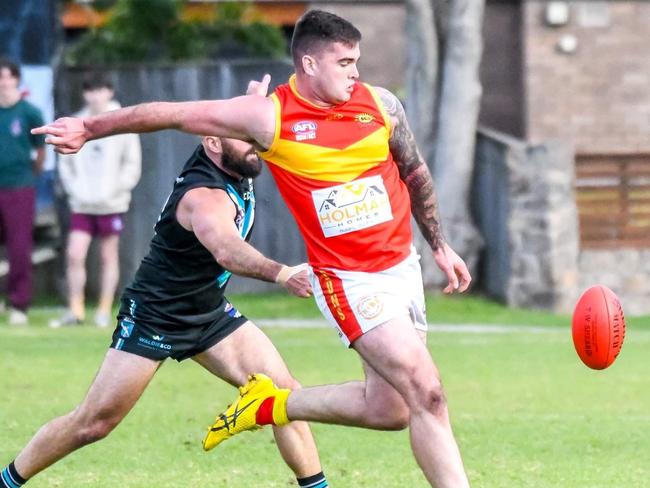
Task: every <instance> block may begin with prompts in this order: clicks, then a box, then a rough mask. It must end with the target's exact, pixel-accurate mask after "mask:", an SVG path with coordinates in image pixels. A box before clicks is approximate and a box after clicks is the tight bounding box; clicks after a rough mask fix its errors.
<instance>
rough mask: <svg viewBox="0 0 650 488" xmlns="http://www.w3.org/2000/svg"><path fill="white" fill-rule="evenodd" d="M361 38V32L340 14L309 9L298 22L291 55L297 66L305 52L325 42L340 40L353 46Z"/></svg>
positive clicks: (319, 46)
mask: <svg viewBox="0 0 650 488" xmlns="http://www.w3.org/2000/svg"><path fill="white" fill-rule="evenodd" d="M360 40H361V32H359V29H357V28H356V27H355V26H354V25H352V24H351V23H350V22H348V21H347V20H345V19H343V18H341V17H339V16H338V15H335V14H332V13H330V12H324V11H323V10H309V11H308V12H307V13H305V14H304V15H303V16H302V17H301V18H300V19H299V20H298V22H296V27H295V28H294V31H293V37H292V38H291V56H292V57H293V62H294V64H295V65H296V67H300V66H301V61H300V60H301V59H302V57H303V56H304V55H305V54H310V53H313V52H314V51H315V50H316V49H320V48H321V47H322V45H323V44H330V43H334V42H340V43H343V44H347V45H349V46H352V45H354V44H356V43H358V42H359V41H360Z"/></svg>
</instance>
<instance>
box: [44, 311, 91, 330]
mask: <svg viewBox="0 0 650 488" xmlns="http://www.w3.org/2000/svg"><path fill="white" fill-rule="evenodd" d="M83 322H84V321H83V320H82V319H80V318H79V317H77V316H76V315H75V314H73V313H72V312H71V311H70V310H68V311H66V312H65V313H64V314H63V315H62V316H61V317H60V318H58V319H54V320H50V322H49V324H48V325H49V326H50V328H52V329H58V328H60V327H74V326H75V325H81V324H83Z"/></svg>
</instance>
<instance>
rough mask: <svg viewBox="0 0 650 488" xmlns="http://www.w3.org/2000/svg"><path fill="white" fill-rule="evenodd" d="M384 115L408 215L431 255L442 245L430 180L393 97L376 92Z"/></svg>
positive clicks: (402, 113)
mask: <svg viewBox="0 0 650 488" xmlns="http://www.w3.org/2000/svg"><path fill="white" fill-rule="evenodd" d="M376 90H377V92H378V93H379V96H380V97H381V100H382V102H383V103H384V107H385V108H386V112H387V113H388V116H389V117H390V119H391V137H390V141H389V146H390V152H391V154H392V155H393V159H394V160H395V163H396V164H397V167H398V168H399V174H400V177H401V178H402V180H403V181H404V183H405V184H406V187H407V188H408V191H409V195H410V197H411V211H412V212H413V217H415V221H416V222H417V223H418V226H419V227H420V231H421V232H422V235H423V236H424V238H425V239H426V241H427V242H428V243H429V245H430V246H431V249H433V250H434V251H436V250H438V249H439V248H440V247H441V246H442V245H443V243H444V239H443V236H442V229H441V228H440V217H439V215H438V200H437V198H436V192H435V189H434V187H433V178H431V173H430V172H429V168H428V167H427V163H426V161H424V159H423V158H422V155H421V154H420V151H419V150H418V148H417V145H416V143H415V137H414V136H413V132H411V128H410V127H409V124H408V121H407V120H406V113H405V112H404V108H403V107H402V104H401V103H400V101H399V100H398V99H397V97H396V96H395V95H393V94H392V93H391V92H389V91H388V90H386V89H384V88H376Z"/></svg>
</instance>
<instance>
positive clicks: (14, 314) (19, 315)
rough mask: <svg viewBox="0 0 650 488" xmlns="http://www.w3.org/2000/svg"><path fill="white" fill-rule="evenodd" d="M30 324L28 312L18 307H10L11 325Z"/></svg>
mask: <svg viewBox="0 0 650 488" xmlns="http://www.w3.org/2000/svg"><path fill="white" fill-rule="evenodd" d="M28 324H29V320H28V319H27V314H26V313H25V312H23V311H22V310H18V309H17V308H10V309H9V325H15V326H19V327H20V326H25V325H28Z"/></svg>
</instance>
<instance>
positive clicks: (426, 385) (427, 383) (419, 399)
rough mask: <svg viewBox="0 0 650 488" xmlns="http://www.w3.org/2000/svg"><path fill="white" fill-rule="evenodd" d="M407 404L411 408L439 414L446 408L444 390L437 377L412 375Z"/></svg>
mask: <svg viewBox="0 0 650 488" xmlns="http://www.w3.org/2000/svg"><path fill="white" fill-rule="evenodd" d="M410 389H411V392H410V393H411V394H410V401H409V406H410V408H411V409H412V410H420V411H421V410H424V411H427V412H431V413H433V414H435V415H441V414H443V413H444V411H445V408H446V399H445V392H444V390H443V388H442V384H441V383H440V381H439V380H438V379H437V378H421V377H420V378H418V377H417V376H416V377H414V378H413V379H412V381H411V388H410Z"/></svg>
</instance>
